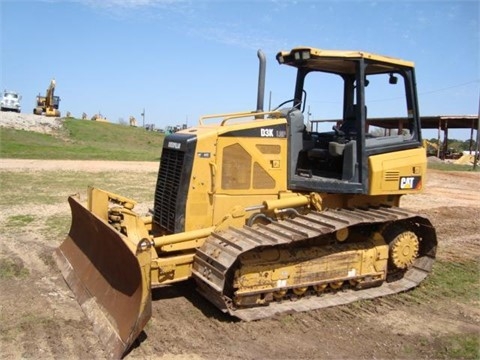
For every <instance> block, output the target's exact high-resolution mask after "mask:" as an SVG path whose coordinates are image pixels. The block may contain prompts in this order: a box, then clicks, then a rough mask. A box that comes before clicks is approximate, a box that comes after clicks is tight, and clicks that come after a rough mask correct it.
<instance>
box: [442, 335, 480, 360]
mask: <svg viewBox="0 0 480 360" xmlns="http://www.w3.org/2000/svg"><path fill="white" fill-rule="evenodd" d="M440 341H441V343H442V344H443V346H442V347H443V349H442V350H439V351H438V352H437V354H436V355H435V356H434V357H435V358H438V359H479V358H480V352H479V349H480V336H479V335H478V334H461V335H459V334H455V335H450V336H446V337H442V338H441V339H440Z"/></svg>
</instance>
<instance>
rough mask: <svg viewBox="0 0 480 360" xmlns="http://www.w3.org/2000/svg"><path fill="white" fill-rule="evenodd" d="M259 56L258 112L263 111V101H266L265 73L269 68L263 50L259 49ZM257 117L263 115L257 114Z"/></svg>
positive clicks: (260, 117) (259, 117)
mask: <svg viewBox="0 0 480 360" xmlns="http://www.w3.org/2000/svg"><path fill="white" fill-rule="evenodd" d="M257 56H258V60H259V68H258V90H257V112H263V103H264V97H265V73H266V68H267V60H266V58H265V54H264V53H263V51H262V50H258V51H257ZM256 119H263V115H258V116H256Z"/></svg>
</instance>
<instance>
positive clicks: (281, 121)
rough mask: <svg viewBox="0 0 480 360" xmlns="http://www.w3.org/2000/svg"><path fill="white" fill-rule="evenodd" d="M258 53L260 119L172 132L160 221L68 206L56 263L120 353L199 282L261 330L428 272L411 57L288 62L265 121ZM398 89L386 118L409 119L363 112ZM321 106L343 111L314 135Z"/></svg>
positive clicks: (98, 198) (98, 194)
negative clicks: (185, 284)
mask: <svg viewBox="0 0 480 360" xmlns="http://www.w3.org/2000/svg"><path fill="white" fill-rule="evenodd" d="M258 58H259V75H258V89H257V106H256V109H254V110H250V111H244V112H234V113H222V114H214V115H206V116H203V117H201V118H200V119H199V122H198V125H197V126H194V127H191V128H188V129H184V130H180V131H178V132H176V133H173V134H171V135H168V136H166V137H165V139H164V144H163V149H162V152H161V159H160V164H159V171H158V178H157V183H156V187H155V189H154V201H153V209H151V211H150V213H148V214H146V215H145V214H139V213H137V212H136V211H135V210H134V208H135V205H136V204H137V203H136V202H135V201H134V200H132V199H129V198H127V197H124V196H122V195H118V194H115V193H112V192H110V191H106V190H102V189H99V188H96V187H92V186H91V187H89V188H88V191H87V194H88V195H87V202H86V204H84V203H83V202H82V201H80V199H79V198H78V196H70V197H69V199H68V201H69V204H70V207H71V212H72V223H71V228H70V231H69V234H68V236H67V237H66V239H65V240H64V241H63V243H62V244H61V245H60V246H59V247H58V248H57V249H56V250H55V253H54V257H55V259H56V262H57V264H58V266H59V268H60V270H61V272H62V274H63V276H64V278H65V280H66V282H67V284H68V285H69V287H70V288H71V290H72V291H73V293H74V294H75V296H76V299H77V301H78V302H79V304H80V306H81V307H82V309H83V310H84V312H85V314H86V316H87V317H88V318H89V319H90V321H91V322H92V324H93V328H94V331H95V332H96V333H97V334H98V335H99V337H100V338H101V339H102V341H103V342H104V344H105V349H106V351H107V353H108V354H109V356H111V357H112V358H120V357H122V356H125V354H126V353H128V351H129V348H130V347H131V346H132V344H133V342H134V341H135V339H136V338H137V337H138V336H139V334H140V333H141V331H142V329H143V328H144V326H145V325H146V323H147V322H148V320H149V319H150V317H151V314H152V290H153V289H156V288H159V289H156V290H155V291H162V287H164V286H165V285H170V284H173V283H176V282H182V281H187V280H189V281H190V283H191V284H192V285H193V284H194V285H193V286H195V288H196V290H198V292H199V293H200V294H202V295H203V296H204V297H205V298H206V299H208V300H209V301H210V302H211V303H212V304H214V305H215V306H216V307H217V308H218V309H219V310H220V311H223V312H225V313H228V314H230V315H231V316H232V317H236V318H239V319H241V320H243V321H253V320H260V319H262V318H266V317H270V316H275V315H277V314H280V315H279V316H282V315H281V314H283V313H292V312H300V311H314V310H317V309H322V308H325V307H329V306H337V305H342V304H348V303H351V302H354V301H357V300H363V299H372V298H376V297H380V296H387V295H391V294H395V293H398V292H402V291H407V290H409V289H412V288H414V287H415V286H417V285H418V284H419V283H420V282H421V281H422V280H423V279H425V278H426V277H427V275H428V274H429V272H430V271H431V269H432V266H433V263H434V260H435V254H436V248H437V239H436V232H435V228H434V227H433V226H432V224H431V222H430V221H429V219H428V218H426V217H424V216H421V215H419V214H416V213H414V212H412V211H409V210H407V209H404V208H402V207H400V199H401V197H402V195H404V194H415V193H418V192H420V191H422V189H423V187H424V184H425V175H426V168H427V164H426V154H425V149H424V148H423V146H422V138H421V124H420V116H419V107H418V102H417V91H416V83H415V71H414V64H413V62H410V61H406V60H401V59H396V58H391V57H387V56H383V55H377V54H372V53H368V52H362V51H343V50H324V49H317V48H312V47H296V48H293V49H292V50H289V51H281V52H279V53H278V54H277V55H276V60H277V61H278V63H279V64H280V65H283V66H285V65H287V66H290V67H292V68H293V69H294V70H295V72H296V80H295V83H294V84H293V86H292V88H293V89H292V91H293V97H292V98H290V99H287V100H286V101H284V102H282V103H281V104H280V105H278V106H277V107H276V108H274V109H273V110H272V109H269V110H268V111H265V110H264V109H263V103H264V93H265V74H266V57H265V55H264V53H263V52H262V51H260V50H259V52H258ZM375 86H377V87H378V88H379V89H380V90H378V89H377V90H375ZM372 87H373V88H372ZM388 88H395V89H396V90H395V92H394V94H395V97H396V98H400V99H401V100H400V104H401V105H400V106H399V107H398V109H397V108H395V109H389V108H387V111H392V112H394V111H397V110H398V111H400V110H401V111H403V112H404V114H405V116H402V117H399V116H394V117H370V116H367V105H368V106H370V103H372V104H373V105H372V106H373V107H374V105H375V104H378V103H379V101H378V100H377V98H376V97H377V96H379V95H380V96H385V97H387V98H388V95H386V89H388ZM322 89H323V90H322ZM320 90H322V91H320ZM399 94H402V96H400V97H399ZM333 98H335V99H336V101H335V102H334V101H332V100H331V99H333ZM322 100H325V101H324V102H322ZM369 101H370V102H369ZM318 103H321V104H323V105H322V109H325V110H324V111H325V116H326V117H328V116H329V114H330V113H329V111H330V110H329V107H335V115H336V116H338V118H334V119H330V120H329V121H331V122H333V123H335V125H334V126H333V127H332V128H330V129H328V128H327V129H320V130H318V129H315V130H314V129H313V128H312V126H307V125H309V124H308V121H306V119H305V116H304V114H305V115H308V114H309V112H308V110H306V109H309V105H310V104H312V105H313V104H318ZM369 112H373V113H375V111H373V110H369ZM377 112H378V113H379V112H380V111H379V110H377ZM307 113H308V114H307ZM332 114H333V111H332ZM402 114H403V113H402ZM395 115H397V114H395ZM378 129H380V130H382V129H388V131H378ZM378 134H381V135H382V136H378ZM383 134H388V135H387V136H383Z"/></svg>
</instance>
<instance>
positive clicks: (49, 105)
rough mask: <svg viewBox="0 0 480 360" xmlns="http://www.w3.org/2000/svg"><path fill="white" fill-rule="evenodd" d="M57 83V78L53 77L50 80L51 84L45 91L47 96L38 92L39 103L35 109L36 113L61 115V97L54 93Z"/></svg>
mask: <svg viewBox="0 0 480 360" xmlns="http://www.w3.org/2000/svg"><path fill="white" fill-rule="evenodd" d="M55 85H56V83H55V79H52V80H51V81H50V86H49V87H48V89H47V91H46V93H45V96H42V95H40V94H38V96H37V104H36V106H35V108H34V109H33V113H34V114H35V115H42V114H45V116H55V117H59V116H60V111H59V110H58V107H59V105H60V97H59V96H56V95H54V94H55Z"/></svg>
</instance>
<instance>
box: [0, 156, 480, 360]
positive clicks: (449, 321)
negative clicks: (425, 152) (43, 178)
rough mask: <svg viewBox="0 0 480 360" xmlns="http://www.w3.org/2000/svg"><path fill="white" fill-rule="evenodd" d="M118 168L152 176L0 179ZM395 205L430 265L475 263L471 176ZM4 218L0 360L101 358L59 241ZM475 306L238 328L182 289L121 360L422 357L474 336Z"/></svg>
mask: <svg viewBox="0 0 480 360" xmlns="http://www.w3.org/2000/svg"><path fill="white" fill-rule="evenodd" d="M117 166H118V167H120V169H121V170H122V171H125V166H130V167H129V168H128V171H135V172H139V173H141V172H142V171H156V169H157V166H158V164H156V163H129V164H119V163H116V162H80V161H67V162H59V161H33V160H6V159H0V172H16V171H39V172H41V171H45V170H52V169H55V170H57V169H64V170H69V169H70V170H78V171H90V172H95V171H101V170H105V169H115V167H117ZM96 169H97V170H96ZM0 175H1V174H0ZM51 191H54V190H53V189H52V190H51ZM18 206H21V205H20V202H19V205H18ZM402 206H404V207H406V208H409V209H414V210H416V211H418V212H419V213H421V214H424V215H427V216H428V217H429V218H430V220H431V221H432V223H433V224H434V225H435V227H436V228H437V234H438V239H439V250H438V254H437V255H438V256H437V257H438V260H439V261H444V262H452V263H456V262H459V263H460V262H463V261H469V260H471V261H476V264H477V265H478V259H480V235H479V233H480V217H479V210H480V173H472V172H440V171H434V170H430V171H429V172H428V178H427V183H426V190H425V192H424V193H423V194H420V195H415V196H405V197H404V199H403V204H402ZM63 208H64V207H62V210H61V211H64V210H63ZM7 211H8V209H6V208H4V207H2V212H7ZM15 211H16V212H17V213H19V212H21V207H20V208H17V206H16V208H15ZM59 211H60V210H59ZM25 212H27V209H25ZM4 220H5V214H4V216H3V217H0V226H2V231H1V234H0V260H4V262H5V260H8V261H9V263H10V264H13V270H17V272H16V273H15V274H14V276H4V277H0V359H20V358H35V359H51V358H56V359H70V358H72V359H93V358H104V357H105V353H104V352H103V350H102V343H101V341H100V340H99V339H98V337H97V336H96V335H95V334H94V333H93V331H92V329H91V326H90V324H89V323H88V321H87V320H86V317H85V316H84V314H83V312H82V310H81V309H80V306H79V305H78V304H77V302H76V301H75V299H74V298H73V296H72V293H71V292H70V290H69V288H68V286H67V285H66V284H65V282H64V281H63V278H62V276H61V274H60V273H59V271H58V269H57V268H56V266H55V264H54V262H53V259H52V256H51V254H52V252H53V250H54V248H55V247H57V246H58V245H59V244H60V240H56V239H53V240H52V239H49V238H47V237H46V236H44V235H42V234H41V233H37V232H30V231H29V230H28V228H21V229H11V228H8V229H6V228H5V227H4V223H2V221H4ZM67 231H68V229H65V233H66V232H67ZM25 269H26V270H27V271H26V272H24V271H23V270H25ZM434 271H435V267H434ZM420 287H421V286H420ZM416 292H417V293H418V294H419V296H417V295H415V294H416ZM422 294H423V295H422ZM420 295H422V296H420ZM479 305H480V299H479V297H476V299H474V300H473V301H470V300H462V299H461V298H452V297H449V296H436V297H430V296H428V293H427V294H426V293H425V292H421V291H420V290H418V289H415V290H413V291H411V292H409V294H407V295H406V296H398V295H394V296H390V297H386V298H383V299H376V300H373V301H366V302H363V303H361V304H355V305H354V304H351V305H346V306H340V307H336V308H328V309H322V310H317V311H312V312H309V313H297V314H292V315H279V316H276V317H275V318H271V319H265V320H260V321H255V322H249V323H246V322H241V321H237V320H235V319H233V318H231V317H229V316H227V315H224V314H222V313H221V312H220V311H218V310H217V309H216V308H215V307H214V306H213V305H211V304H209V303H208V302H207V301H206V300H204V299H203V298H202V297H201V296H200V295H198V294H197V293H196V292H195V290H194V286H193V285H192V283H190V282H186V283H182V284H178V285H174V286H169V287H165V288H160V289H156V290H154V292H153V316H152V319H151V320H150V322H149V324H148V325H147V326H146V328H145V331H144V333H142V335H141V338H140V339H139V341H138V342H137V344H136V346H135V347H134V348H133V349H132V351H131V352H130V353H129V354H128V355H127V357H126V358H127V359H153V358H155V359H207V360H210V359H387V358H388V359H392V358H398V359H400V358H408V359H417V358H423V359H431V358H437V357H439V356H440V355H439V354H442V352H443V351H444V350H445V347H447V346H448V344H449V343H448V342H446V340H445V339H446V338H448V339H451V338H455V337H458V338H462V337H466V336H471V335H472V334H473V335H474V336H478V335H480V306H479ZM477 350H478V349H477ZM479 356H480V355H479Z"/></svg>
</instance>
